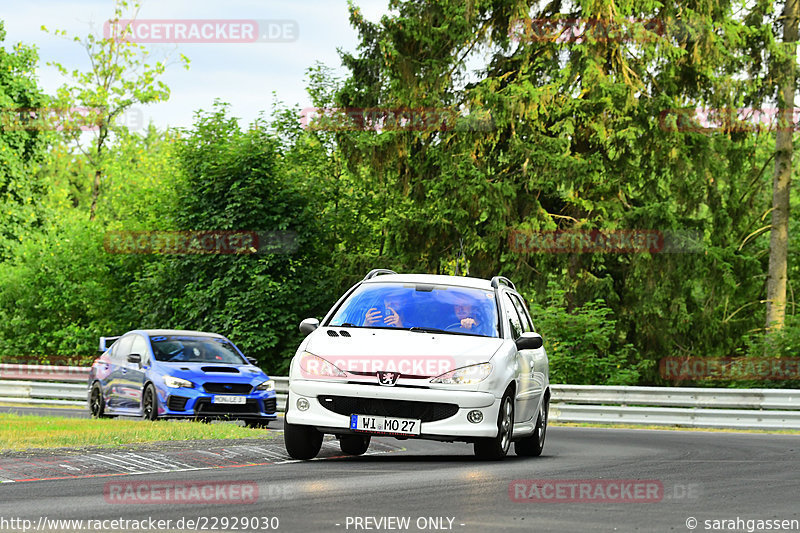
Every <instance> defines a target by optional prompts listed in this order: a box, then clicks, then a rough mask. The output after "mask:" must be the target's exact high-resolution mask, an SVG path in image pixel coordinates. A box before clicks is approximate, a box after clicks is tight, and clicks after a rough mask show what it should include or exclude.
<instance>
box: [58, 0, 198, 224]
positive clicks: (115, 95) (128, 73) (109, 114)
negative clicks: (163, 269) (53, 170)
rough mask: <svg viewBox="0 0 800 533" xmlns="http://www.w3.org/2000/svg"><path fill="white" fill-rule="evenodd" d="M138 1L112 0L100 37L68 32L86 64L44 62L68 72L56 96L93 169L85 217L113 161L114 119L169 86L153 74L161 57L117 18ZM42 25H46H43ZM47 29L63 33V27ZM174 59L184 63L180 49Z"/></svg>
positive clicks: (160, 96)
mask: <svg viewBox="0 0 800 533" xmlns="http://www.w3.org/2000/svg"><path fill="white" fill-rule="evenodd" d="M140 7H141V5H140V3H139V2H138V1H134V2H128V1H127V0H115V2H114V15H113V17H111V19H110V20H109V21H108V22H107V26H106V27H107V28H108V34H107V35H103V36H102V37H101V36H99V35H94V34H91V33H90V34H89V35H87V36H86V37H85V38H84V37H80V36H74V37H73V38H72V40H73V41H74V42H75V43H78V44H80V45H81V46H82V47H83V48H84V49H85V50H86V53H87V54H88V56H89V60H90V63H91V65H92V68H91V69H90V70H87V71H79V70H73V71H69V70H68V69H67V68H66V67H64V65H62V64H61V63H58V62H50V63H48V64H50V65H52V66H55V67H56V68H57V69H58V70H59V71H60V72H61V74H62V75H64V76H67V77H69V78H71V84H68V85H64V86H62V87H61V88H60V89H59V90H58V94H57V98H56V101H57V102H58V104H59V106H60V107H61V108H62V109H65V110H68V111H67V112H66V113H64V115H65V116H64V120H63V124H62V129H63V132H64V133H65V135H66V136H67V137H68V138H70V139H71V141H72V142H73V144H74V145H75V146H76V147H77V148H78V149H79V150H80V151H81V153H83V155H84V156H85V157H86V161H87V163H88V164H89V166H90V167H91V168H92V170H93V175H92V177H91V181H90V183H91V204H90V207H89V217H90V218H91V219H94V217H95V213H96V210H97V203H98V200H99V198H100V192H101V190H102V189H104V188H105V185H106V184H105V183H104V182H105V181H106V179H107V178H106V167H107V166H108V165H110V164H113V163H112V161H113V159H111V158H109V150H108V144H109V142H110V141H111V137H112V134H114V133H122V134H125V132H126V129H127V128H125V127H124V126H121V125H119V124H118V123H117V121H118V119H119V117H120V116H122V115H123V114H124V113H125V112H126V110H128V109H130V108H132V107H133V106H135V105H146V104H150V103H155V102H162V101H166V100H168V99H169V94H170V91H169V87H167V85H166V84H165V83H164V82H163V81H161V80H160V79H159V78H160V77H161V76H162V75H163V74H164V71H165V70H166V67H167V59H166V58H165V59H163V60H159V61H155V62H154V63H153V62H152V59H151V58H150V53H149V51H148V50H147V48H146V47H145V46H143V45H141V44H138V43H136V42H135V41H134V40H131V39H129V34H130V27H129V26H125V25H124V24H122V22H121V21H124V20H133V19H135V18H136V16H137V15H138V12H139V9H140ZM126 15H127V16H126ZM42 30H44V31H48V30H47V28H45V27H44V26H42ZM53 33H54V34H55V35H58V36H61V37H68V35H67V33H66V31H64V30H55V31H54V32H53ZM180 61H181V63H182V64H183V66H184V67H185V68H187V69H188V68H189V59H188V58H187V57H186V56H184V55H183V54H181V55H180ZM87 130H89V131H92V132H93V135H92V140H91V143H90V144H89V145H88V146H84V140H85V133H86V131H87Z"/></svg>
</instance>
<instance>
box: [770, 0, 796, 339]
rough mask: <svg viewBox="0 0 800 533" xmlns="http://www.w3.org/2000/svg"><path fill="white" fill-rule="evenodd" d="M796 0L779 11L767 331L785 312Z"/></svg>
mask: <svg viewBox="0 0 800 533" xmlns="http://www.w3.org/2000/svg"><path fill="white" fill-rule="evenodd" d="M799 6H800V0H786V5H785V6H784V10H783V43H784V46H785V50H784V52H785V54H786V55H785V56H784V57H781V58H780V59H779V61H780V68H779V69H778V76H779V78H778V79H779V80H780V83H781V87H780V88H779V91H778V127H777V133H776V136H775V176H774V179H773V181H772V230H771V232H770V242H769V277H768V279H767V320H766V327H767V330H768V331H774V330H780V329H781V328H783V322H784V316H785V312H786V277H787V276H786V260H787V253H788V248H789V187H790V185H791V180H792V134H793V131H792V130H793V122H792V115H793V111H794V93H795V71H796V64H797V33H798V15H800V13H799V12H798V7H799Z"/></svg>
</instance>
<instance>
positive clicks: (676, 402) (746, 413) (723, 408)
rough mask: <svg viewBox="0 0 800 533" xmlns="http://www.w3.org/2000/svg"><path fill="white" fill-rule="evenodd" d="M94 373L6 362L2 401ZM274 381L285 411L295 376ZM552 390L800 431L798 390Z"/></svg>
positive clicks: (587, 405) (634, 409) (54, 397)
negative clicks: (291, 383) (292, 379)
mask: <svg viewBox="0 0 800 533" xmlns="http://www.w3.org/2000/svg"><path fill="white" fill-rule="evenodd" d="M88 374H89V369H88V368H84V367H52V366H46V365H32V366H26V365H6V364H0V403H13V404H28V405H37V406H48V405H49V406H64V407H86V395H87V387H86V379H87V376H88ZM11 377H14V378H20V377H24V378H25V379H9V378H11ZM64 377H66V378H67V380H68V381H69V382H66V381H67V380H64V379H63V378H64ZM272 379H273V380H275V389H276V392H277V396H278V402H277V403H278V410H280V411H283V410H284V409H285V407H286V396H287V392H288V388H289V378H288V377H285V376H272ZM551 392H552V398H551V403H550V420H551V421H554V422H565V423H602V424H612V423H613V424H631V425H643V424H644V425H663V426H686V427H698V428H731V429H800V390H798V389H708V388H687V387H684V388H678V387H614V386H603V385H551Z"/></svg>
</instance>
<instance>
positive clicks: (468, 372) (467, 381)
mask: <svg viewBox="0 0 800 533" xmlns="http://www.w3.org/2000/svg"><path fill="white" fill-rule="evenodd" d="M491 373H492V364H491V363H480V364H477V365H470V366H465V367H462V368H457V369H455V370H451V371H450V372H445V373H444V374H442V375H440V376H436V377H435V378H433V379H431V383H444V384H445V385H474V384H476V383H480V382H481V381H483V380H484V379H486V378H488V377H489V374H491Z"/></svg>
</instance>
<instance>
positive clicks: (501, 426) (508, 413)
mask: <svg viewBox="0 0 800 533" xmlns="http://www.w3.org/2000/svg"><path fill="white" fill-rule="evenodd" d="M513 431H514V402H513V401H512V399H511V394H509V393H506V394H505V396H503V401H502V402H500V412H499V413H498V414H497V436H496V437H494V438H490V439H480V440H477V441H475V455H476V456H477V457H478V458H479V459H485V460H493V461H494V460H498V459H502V458H503V457H505V456H506V454H508V449H509V448H510V447H511V437H512V433H513Z"/></svg>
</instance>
